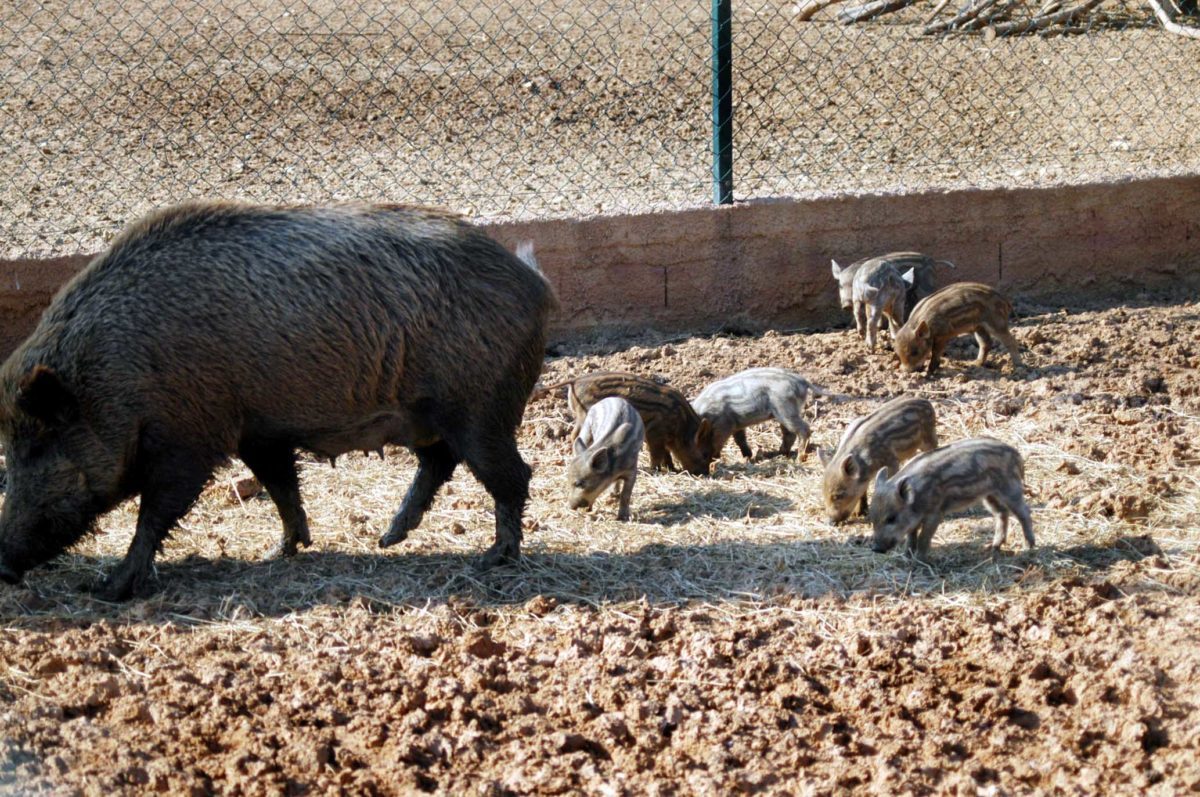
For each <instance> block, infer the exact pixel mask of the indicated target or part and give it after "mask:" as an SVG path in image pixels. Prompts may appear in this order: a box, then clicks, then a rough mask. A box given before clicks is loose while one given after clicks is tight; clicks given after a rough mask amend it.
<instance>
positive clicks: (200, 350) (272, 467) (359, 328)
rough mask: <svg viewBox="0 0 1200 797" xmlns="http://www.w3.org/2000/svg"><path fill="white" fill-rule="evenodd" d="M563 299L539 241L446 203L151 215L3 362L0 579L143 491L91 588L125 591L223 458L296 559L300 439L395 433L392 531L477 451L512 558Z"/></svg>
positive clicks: (303, 528) (328, 451)
mask: <svg viewBox="0 0 1200 797" xmlns="http://www.w3.org/2000/svg"><path fill="white" fill-rule="evenodd" d="M523 260H524V262H523ZM554 306H555V300H554V296H553V292H552V290H551V288H550V286H549V284H548V283H547V282H546V280H545V278H544V277H543V276H542V274H541V272H540V271H538V270H537V267H536V262H535V261H534V260H533V257H532V252H530V253H528V254H526V255H525V257H524V258H523V259H519V258H518V257H516V256H514V255H513V254H512V253H510V252H508V251H507V250H505V249H504V248H503V247H501V246H500V245H499V244H498V243H497V242H496V241H494V240H492V239H491V238H489V237H488V236H487V235H485V234H484V233H483V232H482V231H481V230H479V229H478V228H476V227H474V226H472V225H470V224H469V223H467V222H466V221H464V220H461V219H458V218H456V217H454V216H451V215H447V214H443V213H439V212H436V211H431V210H426V209H420V208H411V207H402V206H395V205H365V204H350V205H336V206H329V207H295V208H288V207H255V206H248V205H241V204H231V203H202V202H200V203H191V204H184V205H180V206H178V207H173V208H169V209H167V210H163V211H161V212H157V213H153V214H151V215H150V216H148V217H146V218H144V219H142V220H141V221H138V222H136V223H135V224H133V225H132V226H131V227H129V228H128V229H126V230H125V231H124V232H123V233H121V234H120V235H119V236H118V237H117V239H116V240H115V241H114V242H113V244H112V246H111V247H110V248H109V249H108V251H107V252H104V253H103V254H101V255H99V256H97V257H96V258H95V259H94V260H93V261H92V262H91V263H90V264H89V265H88V266H87V267H86V268H85V269H84V270H83V271H82V272H81V273H80V274H79V275H77V276H76V277H75V278H74V279H73V280H72V281H71V282H69V283H68V284H67V285H66V286H64V287H63V288H62V290H60V291H59V293H58V294H57V295H56V296H55V297H54V299H53V301H52V302H51V304H50V306H49V307H48V308H47V310H46V311H45V313H44V315H43V316H42V319H41V321H40V323H39V324H38V326H37V328H36V329H35V330H34V332H33V334H32V335H31V336H30V337H29V339H28V340H26V341H25V342H24V343H23V344H22V345H21V346H20V347H19V348H18V349H17V350H16V351H15V352H13V354H12V355H11V356H10V357H9V359H8V360H7V361H6V362H5V363H4V365H3V367H2V368H0V437H2V438H3V444H4V450H5V452H6V453H7V458H8V469H9V489H8V495H7V497H6V499H5V502H4V508H3V514H2V515H0V578H3V579H4V580H5V581H8V582H10V583H16V582H18V581H19V580H20V578H21V576H22V574H23V573H24V572H25V571H27V570H28V569H29V568H31V567H34V566H35V565H37V564H40V563H42V562H44V561H46V560H47V559H49V558H51V557H52V556H54V555H55V554H57V553H59V552H60V551H62V550H64V549H65V548H67V547H68V546H70V545H71V544H73V543H74V542H76V541H77V540H78V539H79V538H80V537H81V536H83V534H84V533H85V532H86V531H87V530H88V529H89V528H90V527H91V525H92V522H93V521H94V520H95V519H96V517H97V516H98V515H100V514H101V513H103V512H105V511H107V510H109V509H111V508H112V507H113V506H115V505H116V504H117V503H118V502H120V501H122V500H124V499H126V498H129V497H131V496H134V495H140V496H141V507H140V509H139V513H138V520H137V529H136V531H135V533H134V537H133V542H132V544H131V545H130V547H129V552H128V553H127V554H126V556H125V559H124V560H123V561H122V562H121V563H120V565H119V566H118V567H117V568H116V569H115V570H114V571H113V573H112V574H111V575H110V576H109V577H108V578H107V579H106V580H105V581H104V582H103V583H102V584H101V585H100V588H99V592H100V595H101V596H102V597H104V598H107V599H113V600H116V599H123V598H126V597H129V596H130V595H132V594H134V593H135V592H137V591H138V590H139V589H140V588H142V587H143V585H144V584H145V583H146V581H147V580H148V578H149V576H150V574H151V572H152V571H151V566H152V563H153V560H154V556H155V552H156V551H157V549H158V548H159V546H160V544H161V543H162V541H163V539H164V537H165V536H166V535H167V533H168V532H169V531H170V529H171V528H172V526H174V524H175V523H176V521H177V520H179V518H180V517H182V516H183V514H184V513H185V512H187V510H188V508H189V507H190V506H191V505H192V503H193V501H195V499H196V497H197V496H198V495H199V494H200V491H201V489H202V488H203V487H204V484H205V483H206V482H207V481H208V479H209V476H210V475H211V473H212V471H213V469H214V467H216V466H217V465H219V464H220V463H222V462H223V461H224V460H225V459H226V458H227V457H228V456H230V455H233V454H236V455H237V456H239V457H240V458H241V459H242V460H243V461H244V462H245V463H246V465H248V466H249V467H250V469H251V470H252V471H253V472H254V474H255V475H256V476H257V477H258V478H259V480H260V481H261V482H262V483H263V485H264V486H265V487H266V488H267V491H268V492H269V493H270V495H271V498H272V499H273V500H274V501H275V504H276V506H277V507H278V509H279V514H280V516H281V518H282V520H283V538H282V541H281V543H280V545H279V551H280V552H281V553H282V554H284V555H289V554H292V553H294V552H295V551H296V548H297V546H300V545H308V544H309V543H310V537H309V531H308V523H307V520H306V516H305V513H304V509H303V507H302V506H301V501H300V493H299V486H298V481H297V476H296V450H297V449H306V450H308V451H312V452H314V453H316V454H318V455H320V456H323V457H328V458H333V457H336V456H337V455H339V454H341V453H343V452H346V451H351V450H355V449H362V450H374V449H378V448H380V447H382V446H383V445H384V444H385V443H392V444H398V445H405V446H409V447H410V448H412V449H413V451H414V452H415V453H416V456H417V460H418V463H419V466H418V469H417V474H416V478H415V479H414V481H413V483H412V486H411V487H410V488H409V490H408V494H407V495H406V496H405V497H404V501H403V503H402V504H401V506H400V510H399V512H398V513H397V514H396V516H395V518H394V519H393V521H392V523H391V527H390V528H389V530H388V531H387V533H385V534H384V535H383V536H382V537H381V538H380V544H381V545H383V546H388V545H392V544H393V543H396V542H399V541H401V540H403V539H404V538H405V537H406V536H407V534H408V532H409V531H410V530H411V529H413V528H415V527H416V526H417V525H418V524H419V523H420V521H421V517H422V515H423V514H424V513H425V511H426V510H427V509H428V508H429V505H430V503H431V502H432V500H433V497H434V494H435V492H436V491H437V489H438V488H439V487H440V486H441V485H442V484H443V483H444V482H445V481H446V480H447V479H449V478H450V476H451V474H452V473H453V472H454V469H455V467H456V466H457V465H458V464H459V463H460V462H465V463H466V464H467V467H469V468H470V469H471V471H472V473H474V474H475V476H476V478H478V479H479V480H480V481H481V482H482V483H483V485H484V486H485V487H486V488H487V490H488V492H489V493H491V495H492V497H493V498H494V499H495V501H496V542H495V544H494V545H493V546H492V547H491V549H490V550H489V551H488V552H487V554H486V555H485V557H484V564H492V563H496V562H499V561H502V560H510V559H513V558H515V557H516V556H518V554H519V549H520V542H521V515H522V513H523V511H524V506H525V501H526V498H527V495H528V485H529V477H530V469H529V467H528V466H527V465H526V464H525V462H524V461H523V460H522V459H521V456H520V454H519V453H518V452H517V446H516V442H515V438H514V434H515V430H516V428H517V425H518V424H519V423H520V421H521V416H522V413H523V411H524V406H525V402H526V400H527V398H528V396H529V394H530V391H531V390H532V389H533V386H534V383H535V382H536V381H537V377H538V373H539V372H540V370H541V365H542V357H543V347H544V342H545V326H546V321H547V317H548V316H549V314H550V313H551V311H552V309H553V308H554Z"/></svg>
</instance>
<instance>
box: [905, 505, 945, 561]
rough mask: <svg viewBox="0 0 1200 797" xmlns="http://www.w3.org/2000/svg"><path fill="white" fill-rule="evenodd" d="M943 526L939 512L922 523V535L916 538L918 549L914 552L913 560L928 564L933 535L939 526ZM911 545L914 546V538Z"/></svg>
mask: <svg viewBox="0 0 1200 797" xmlns="http://www.w3.org/2000/svg"><path fill="white" fill-rule="evenodd" d="M941 524H942V515H941V513H939V512H932V513H930V514H928V515H926V516H925V518H924V520H922V521H921V526H920V530H921V533H920V534H918V535H917V536H916V547H915V549H914V550H913V558H914V559H916V560H917V561H918V562H926V561H928V560H929V545H930V543H932V542H933V533H934V532H935V531H937V529H938V526H940V525H941ZM909 544H910V546H911V544H912V538H911V537H910V538H909Z"/></svg>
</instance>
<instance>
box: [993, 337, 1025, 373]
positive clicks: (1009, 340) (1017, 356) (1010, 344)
mask: <svg viewBox="0 0 1200 797" xmlns="http://www.w3.org/2000/svg"><path fill="white" fill-rule="evenodd" d="M988 331H989V332H991V333H992V335H993V336H994V337H996V338H997V339H999V341H1000V343H1001V344H1003V345H1004V350H1005V351H1007V352H1008V356H1009V357H1011V358H1012V362H1013V365H1014V366H1017V367H1018V368H1019V367H1020V366H1021V344H1020V343H1017V339H1016V338H1014V337H1013V334H1012V332H1009V331H1008V330H1007V329H999V328H997V329H989V330H988Z"/></svg>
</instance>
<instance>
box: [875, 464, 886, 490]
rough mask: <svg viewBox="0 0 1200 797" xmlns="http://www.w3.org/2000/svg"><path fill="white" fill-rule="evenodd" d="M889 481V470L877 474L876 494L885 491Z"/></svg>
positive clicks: (881, 470) (884, 469)
mask: <svg viewBox="0 0 1200 797" xmlns="http://www.w3.org/2000/svg"><path fill="white" fill-rule="evenodd" d="M887 480H888V469H887V468H882V469H880V471H879V473H876V474H875V492H876V493H878V492H879V491H880V490H882V489H883V486H884V485H885V484H887Z"/></svg>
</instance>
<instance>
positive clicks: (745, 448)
mask: <svg viewBox="0 0 1200 797" xmlns="http://www.w3.org/2000/svg"><path fill="white" fill-rule="evenodd" d="M733 442H735V443H737V447H738V451H741V452H742V456H743V457H745V458H746V459H754V452H753V451H751V450H750V442H749V441H748V440H747V439H746V430H745V429H738V430H737V431H736V432H734V433H733ZM713 451H714V452H715V451H716V447H715V446H714V447H713Z"/></svg>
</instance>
